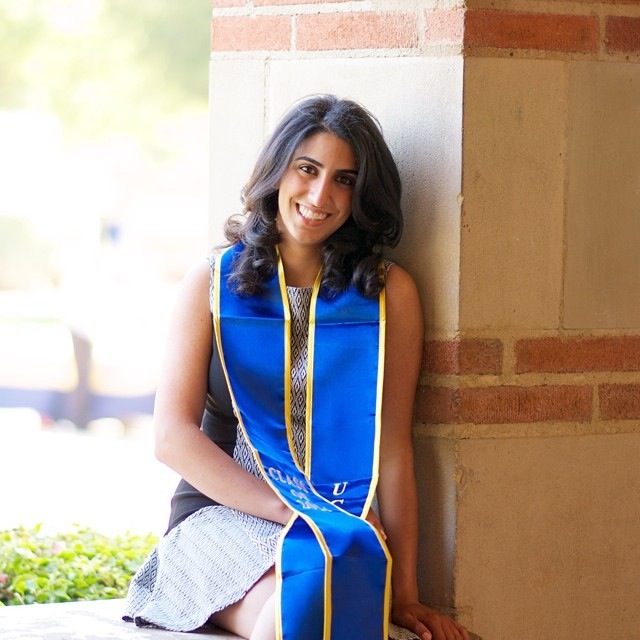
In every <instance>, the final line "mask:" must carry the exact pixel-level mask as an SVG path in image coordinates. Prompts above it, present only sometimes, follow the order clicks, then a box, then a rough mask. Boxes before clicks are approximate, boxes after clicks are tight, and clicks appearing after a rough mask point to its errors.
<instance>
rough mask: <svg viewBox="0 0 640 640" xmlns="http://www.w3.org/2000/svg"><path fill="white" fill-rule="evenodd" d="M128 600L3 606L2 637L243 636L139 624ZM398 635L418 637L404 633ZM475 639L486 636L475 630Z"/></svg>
mask: <svg viewBox="0 0 640 640" xmlns="http://www.w3.org/2000/svg"><path fill="white" fill-rule="evenodd" d="M123 609H124V600H94V601H91V602H66V603H62V604H31V605H21V606H12V607H0V638H2V639H3V640H5V639H6V640H120V639H121V638H122V639H124V640H127V638H129V639H130V640H188V638H189V636H192V637H193V636H200V637H202V636H206V637H209V638H217V639H218V640H239V637H238V636H236V635H234V634H232V633H229V632H228V631H221V630H220V629H214V628H213V627H210V628H209V627H207V628H203V629H199V630H198V631H192V632H190V633H179V632H177V631H165V630H164V629H150V628H143V627H136V626H135V625H134V624H133V623H131V622H124V621H123V620H122V618H121V616H122V611H123ZM394 631H395V632H396V633H399V635H398V636H397V637H400V638H402V637H406V638H411V637H414V638H415V636H413V634H410V633H408V632H406V633H402V631H401V630H400V629H399V628H398V627H394ZM471 640H482V639H481V638H480V637H479V636H476V635H475V634H471Z"/></svg>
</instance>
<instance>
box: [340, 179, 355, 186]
mask: <svg viewBox="0 0 640 640" xmlns="http://www.w3.org/2000/svg"><path fill="white" fill-rule="evenodd" d="M336 181H337V182H339V183H340V184H343V185H345V186H346V187H353V185H354V184H355V180H354V179H353V178H352V177H351V176H338V177H337V178H336Z"/></svg>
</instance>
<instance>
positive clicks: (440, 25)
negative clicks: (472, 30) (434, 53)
mask: <svg viewBox="0 0 640 640" xmlns="http://www.w3.org/2000/svg"><path fill="white" fill-rule="evenodd" d="M464 15H465V12H464V9H449V10H442V11H427V12H426V14H425V25H426V27H425V41H426V43H427V44H442V43H447V44H448V43H456V44H457V43H461V42H462V41H463V38H464Z"/></svg>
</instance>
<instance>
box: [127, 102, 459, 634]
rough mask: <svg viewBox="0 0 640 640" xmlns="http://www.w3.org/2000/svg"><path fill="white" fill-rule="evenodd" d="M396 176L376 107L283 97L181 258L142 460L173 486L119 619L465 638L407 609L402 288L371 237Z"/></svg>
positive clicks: (384, 230)
mask: <svg viewBox="0 0 640 640" xmlns="http://www.w3.org/2000/svg"><path fill="white" fill-rule="evenodd" d="M400 191H401V185H400V178H399V175H398V171H397V168H396V165H395V163H394V160H393V158H392V156H391V153H390V151H389V149H388V147H387V145H386V143H385V141H384V139H383V137H382V134H381V132H380V129H379V127H378V125H377V123H376V121H375V119H374V118H373V117H372V116H371V114H369V113H368V112H367V111H366V110H365V109H364V108H363V107H361V106H360V105H358V104H356V103H354V102H352V101H349V100H341V99H338V98H336V97H334V96H326V95H323V96H313V97H311V98H307V99H305V100H304V101H301V102H300V103H298V104H296V105H295V106H294V107H293V108H292V109H291V110H290V111H289V113H287V114H286V115H285V116H284V118H283V119H282V120H281V122H280V123H279V125H278V126H277V127H276V129H275V131H274V133H273V134H272V136H271V138H270V139H269V140H268V141H267V143H266V145H265V146H264V148H263V150H262V152H261V154H260V156H259V158H258V160H257V163H256V166H255V169H254V172H253V175H252V177H251V179H250V180H249V182H248V184H247V185H246V187H245V189H244V192H243V204H244V210H245V214H244V215H243V216H241V217H240V218H237V217H235V218H231V219H230V220H229V221H228V222H227V225H226V235H227V239H228V241H229V248H227V249H226V250H225V251H224V252H217V253H216V255H215V256H214V257H213V258H212V259H211V260H210V261H207V262H203V263H202V264H199V265H197V266H195V267H194V268H193V270H192V271H191V272H190V273H189V274H188V275H187V277H186V278H185V281H184V283H183V286H182V292H181V296H180V299H179V301H178V304H177V307H176V311H175V315H174V318H173V322H172V325H171V328H170V333H169V336H170V337H169V341H168V345H167V349H166V355H165V359H164V365H163V367H162V371H163V374H162V377H161V380H160V381H159V385H158V389H157V395H156V406H155V414H154V427H155V432H156V455H157V457H158V458H159V459H160V460H161V461H162V462H164V463H165V464H167V465H169V466H170V467H171V468H173V469H174V470H175V471H177V472H178V473H179V474H180V475H181V477H182V478H183V480H182V481H181V482H180V484H179V486H178V488H177V490H176V493H175V495H174V497H173V500H172V512H171V519H170V525H169V530H168V532H167V534H166V535H165V536H164V538H163V539H162V541H161V542H160V543H159V545H158V547H157V548H156V549H155V550H154V551H153V553H152V554H151V556H150V557H149V558H148V560H147V562H146V563H145V565H144V566H143V567H141V569H140V570H139V571H138V573H137V575H136V576H135V577H134V579H133V581H132V584H131V587H130V591H129V597H128V601H127V609H126V612H125V619H128V620H134V621H135V622H136V623H137V624H138V625H142V626H144V625H154V626H159V627H163V628H166V629H172V630H179V631H187V630H192V629H196V628H198V627H200V626H202V625H203V624H205V623H206V622H207V621H210V622H213V623H215V624H216V625H218V626H220V627H222V628H224V629H227V630H229V631H232V632H234V633H236V634H238V635H240V636H242V637H244V638H250V639H251V640H274V639H276V638H278V639H280V638H284V640H315V639H316V638H317V639H318V640H320V639H322V640H326V639H327V638H332V639H333V640H346V639H347V638H349V639H351V638H355V637H358V638H365V639H366V640H386V637H387V633H388V632H389V629H388V624H389V619H391V620H392V621H393V622H394V623H395V624H396V625H400V626H402V627H406V628H408V629H410V630H411V631H413V632H414V633H415V634H416V635H418V636H419V637H420V638H421V640H428V639H429V638H434V639H435V640H468V634H467V631H466V630H465V629H464V627H462V626H461V625H459V624H457V623H456V622H454V621H453V620H451V619H449V618H447V617H446V616H443V615H440V614H439V613H437V612H436V611H434V610H432V609H430V608H427V607H425V606H424V605H422V604H420V603H419V601H418V592H417V579H416V565H417V506H416V486H415V479H414V470H413V451H412V414H413V402H414V394H415V388H416V385H417V381H418V375H419V370H420V363H421V354H422V340H423V324H422V315H421V307H420V302H419V299H418V293H417V291H416V287H415V285H414V283H413V281H412V279H411V277H410V276H409V275H408V274H407V272H406V271H404V270H403V269H402V268H401V267H399V266H398V265H396V264H392V263H390V262H388V261H385V260H384V259H383V256H382V250H383V247H384V246H393V245H395V244H396V243H397V241H398V240H399V238H400V235H401V232H402V214H401V210H400Z"/></svg>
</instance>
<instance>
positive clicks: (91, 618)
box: [0, 600, 238, 640]
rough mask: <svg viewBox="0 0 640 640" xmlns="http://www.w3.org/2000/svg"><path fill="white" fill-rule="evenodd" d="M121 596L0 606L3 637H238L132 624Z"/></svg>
mask: <svg viewBox="0 0 640 640" xmlns="http://www.w3.org/2000/svg"><path fill="white" fill-rule="evenodd" d="M123 609H124V600H94V601H91V602H65V603H62V604H30V605H20V606H12V607H0V638H3V640H5V639H6V640H27V639H28V640H71V639H73V640H120V639H122V640H127V638H129V639H130V640H187V639H188V638H189V636H200V637H202V636H205V637H211V638H217V639H218V640H238V636H235V635H233V634H232V633H228V632H227V631H220V630H219V629H213V628H210V629H209V628H207V629H201V630H198V631H193V632H191V633H178V632H174V631H165V630H163V629H147V628H141V627H136V626H135V625H134V624H133V623H131V622H123V620H122V618H121V616H122V611H123Z"/></svg>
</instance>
